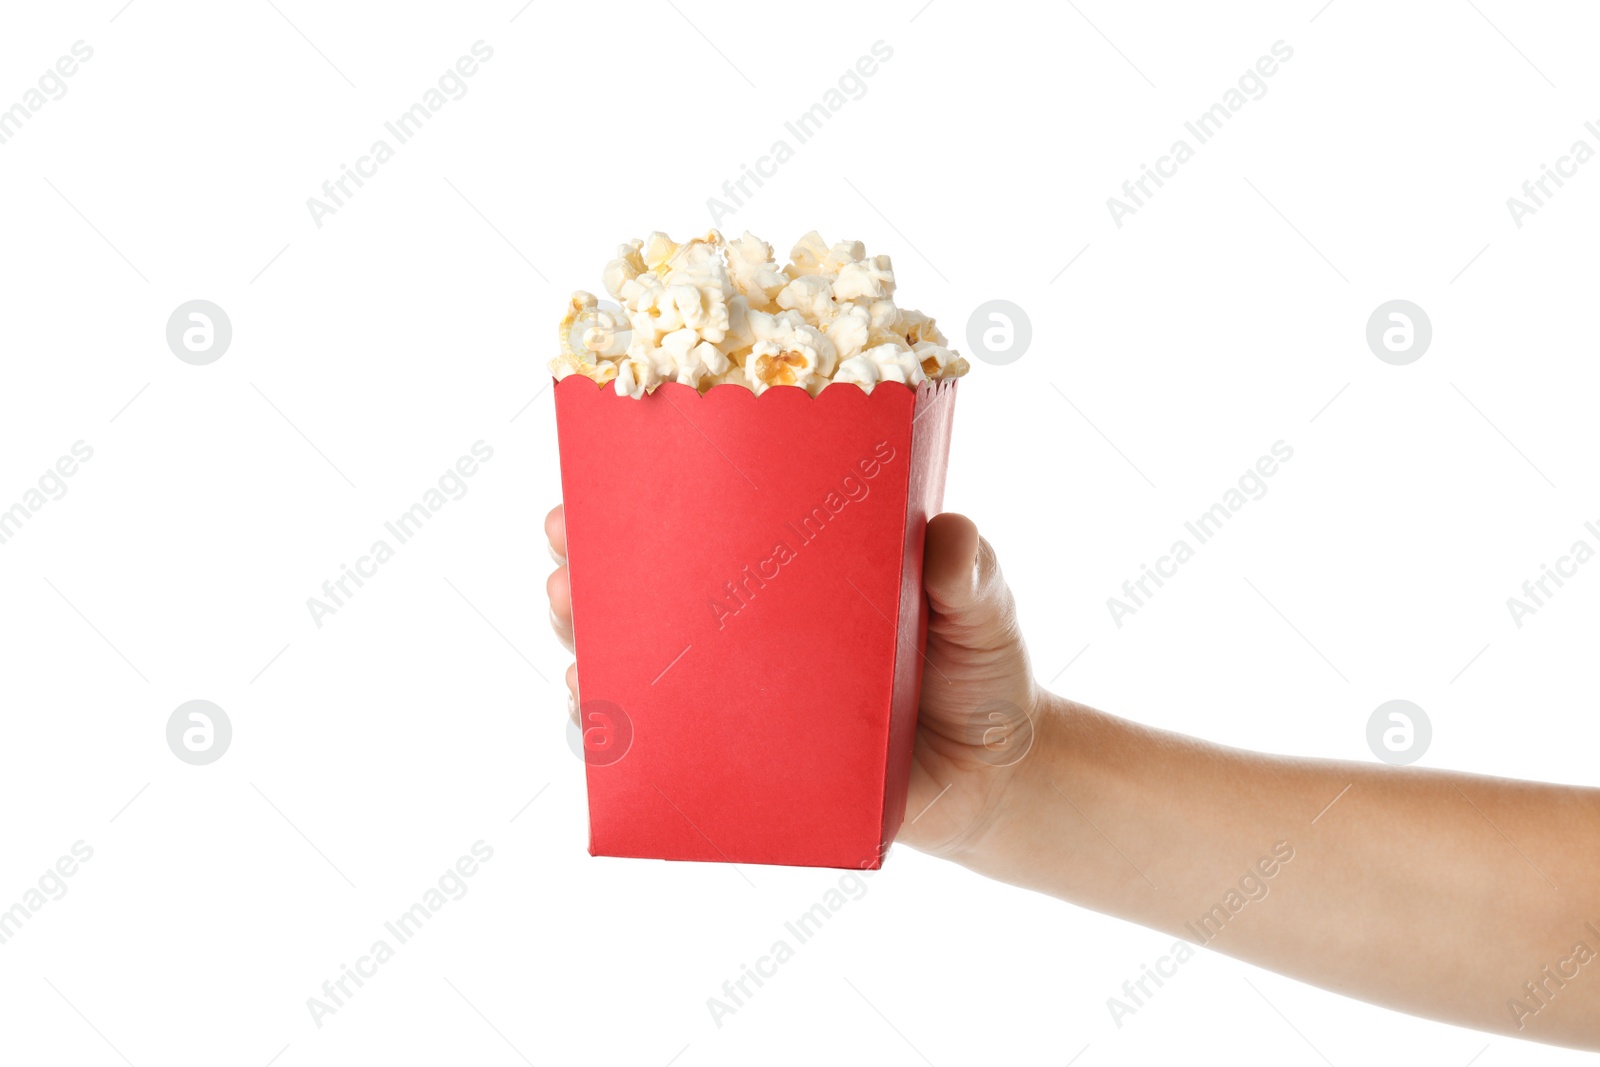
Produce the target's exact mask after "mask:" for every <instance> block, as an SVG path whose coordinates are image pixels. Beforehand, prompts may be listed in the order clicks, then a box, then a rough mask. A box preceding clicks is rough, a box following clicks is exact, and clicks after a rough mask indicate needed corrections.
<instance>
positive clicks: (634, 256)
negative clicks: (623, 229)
mask: <svg viewBox="0 0 1600 1067" xmlns="http://www.w3.org/2000/svg"><path fill="white" fill-rule="evenodd" d="M643 243H644V242H642V241H634V242H633V243H632V244H625V245H618V246H617V258H616V259H613V260H612V261H611V262H610V263H607V264H606V269H605V270H604V271H602V272H601V274H600V278H601V280H602V281H603V282H604V283H605V287H606V292H608V293H610V294H611V298H612V299H613V300H621V299H622V287H623V285H624V284H626V283H627V282H629V281H631V280H633V279H634V278H637V277H638V276H639V275H641V274H643V273H644V271H645V266H644V258H643V257H642V256H640V255H639V248H640V246H641V245H642V244H643Z"/></svg>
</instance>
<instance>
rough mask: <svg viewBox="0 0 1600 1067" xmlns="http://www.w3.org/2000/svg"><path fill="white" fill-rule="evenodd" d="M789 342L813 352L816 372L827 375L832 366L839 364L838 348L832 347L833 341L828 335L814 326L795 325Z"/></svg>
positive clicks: (830, 371)
mask: <svg viewBox="0 0 1600 1067" xmlns="http://www.w3.org/2000/svg"><path fill="white" fill-rule="evenodd" d="M790 343H791V344H793V345H796V346H799V347H804V348H809V349H810V350H811V351H813V352H815V353H816V354H817V355H816V364H817V369H816V373H818V374H821V375H824V376H826V375H829V374H832V373H833V369H834V367H836V366H838V364H839V350H838V349H837V348H834V347H833V342H832V341H830V340H828V335H827V334H825V333H823V332H822V331H821V330H819V329H817V328H816V327H815V326H796V327H795V328H794V334H793V337H792V339H791V341H790Z"/></svg>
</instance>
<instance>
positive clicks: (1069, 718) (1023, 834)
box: [946, 689, 1097, 884]
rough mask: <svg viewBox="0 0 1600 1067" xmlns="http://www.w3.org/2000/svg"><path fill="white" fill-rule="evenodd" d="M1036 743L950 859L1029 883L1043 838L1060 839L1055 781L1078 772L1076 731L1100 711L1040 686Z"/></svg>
mask: <svg viewBox="0 0 1600 1067" xmlns="http://www.w3.org/2000/svg"><path fill="white" fill-rule="evenodd" d="M1026 712H1027V716H1028V721H1029V728H1030V730H1031V741H1030V744H1029V746H1028V749H1027V752H1026V754H1025V755H1024V756H1023V757H1022V758H1021V759H1019V760H1018V761H1017V762H1016V763H1014V764H1012V765H1011V766H1008V767H1006V768H1004V769H1003V770H1002V771H1001V772H1000V773H1002V774H1004V776H1005V777H1004V779H1003V780H1001V781H998V782H996V783H995V788H994V791H993V798H992V801H991V804H992V811H991V813H990V816H989V818H988V819H987V820H986V825H985V826H984V828H983V830H982V832H981V833H978V834H974V835H972V836H971V837H970V838H969V839H967V840H966V841H963V842H962V843H961V845H960V846H959V847H958V848H956V849H954V850H952V851H951V852H949V853H948V854H947V856H946V858H948V859H950V860H952V861H953V862H955V863H959V864H960V865H961V866H963V867H966V868H968V869H969V870H973V871H976V872H977V873H979V874H982V875H984V876H986V877H990V878H997V879H999V880H1001V881H1006V882H1012V883H1014V884H1026V883H1025V882H1024V881H1022V880H1020V879H1019V875H1020V874H1021V873H1022V872H1023V871H1024V869H1025V868H1026V866H1027V864H1028V861H1029V860H1030V859H1032V858H1036V856H1037V854H1038V849H1039V847H1040V845H1041V843H1042V842H1041V838H1043V837H1047V836H1048V837H1053V838H1054V839H1055V840H1056V841H1057V842H1059V841H1060V836H1061V835H1060V833H1059V829H1060V828H1059V826H1053V825H1052V823H1053V820H1052V819H1051V817H1050V815H1049V812H1050V811H1051V810H1052V809H1053V808H1054V806H1055V804H1056V803H1059V802H1060V800H1061V798H1060V796H1059V795H1058V793H1057V789H1056V786H1055V783H1056V782H1057V781H1060V780H1063V779H1070V778H1071V777H1072V776H1073V775H1074V771H1073V769H1072V766H1071V764H1072V761H1073V758H1074V756H1075V754H1076V750H1077V746H1075V745H1074V744H1073V743H1072V740H1071V737H1070V734H1071V733H1072V731H1073V728H1074V726H1075V720H1076V719H1077V718H1078V717H1079V716H1081V715H1083V714H1097V713H1094V712H1090V711H1089V709H1087V708H1083V707H1081V706H1079V705H1075V704H1073V703H1072V702H1071V701H1068V700H1064V699H1062V698H1061V697H1058V696H1055V695H1054V694H1052V693H1047V692H1045V691H1044V690H1042V689H1041V690H1038V691H1037V693H1036V695H1035V697H1034V699H1033V700H1032V701H1031V702H1030V706H1029V707H1028V708H1027V709H1026Z"/></svg>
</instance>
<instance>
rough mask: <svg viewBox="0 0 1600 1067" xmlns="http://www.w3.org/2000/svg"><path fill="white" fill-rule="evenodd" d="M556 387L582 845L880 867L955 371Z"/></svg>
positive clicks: (915, 686)
mask: <svg viewBox="0 0 1600 1067" xmlns="http://www.w3.org/2000/svg"><path fill="white" fill-rule="evenodd" d="M554 391H555V402H556V425H557V433H558V436H559V439H560V446H561V492H562V499H563V501H564V504H565V509H566V528H567V547H568V559H567V566H568V572H569V575H570V578H571V583H572V623H573V633H574V638H575V641H576V646H577V659H578V684H579V699H580V705H579V717H580V722H581V725H582V729H583V737H584V755H585V765H586V766H585V771H586V774H587V777H588V792H589V852H590V854H591V855H595V856H632V857H641V858H652V859H672V860H703V861H711V862H726V863H778V864H791V865H797V866H808V867H846V868H852V869H858V870H859V869H869V870H875V869H877V868H878V867H879V866H880V865H881V863H882V857H883V854H884V852H885V851H886V850H887V849H888V847H889V844H890V842H892V841H893V840H894V836H895V833H896V832H897V831H898V830H899V828H900V824H901V822H902V820H903V819H904V818H905V796H906V785H907V782H908V780H909V777H910V772H911V752H912V744H913V741H914V738H915V732H916V723H917V703H918V698H919V695H920V693H919V691H920V688H921V682H922V670H923V655H922V653H923V643H924V640H925V639H926V637H927V626H928V605H927V594H926V593H925V592H924V591H923V587H922V551H923V534H924V531H925V529H926V527H927V521H928V517H929V516H930V515H936V514H938V512H939V510H940V506H941V503H942V500H943V496H944V477H945V464H946V460H947V458H948V456H949V448H950V427H951V419H952V416H953V414H954V409H955V394H956V382H955V380H954V379H952V380H948V381H942V382H924V383H922V384H921V385H919V386H917V387H916V388H915V389H913V388H908V387H906V386H903V385H900V384H899V383H894V382H888V383H881V384H879V385H877V386H876V387H875V388H874V389H873V390H872V392H871V393H867V392H865V391H864V390H862V389H861V388H859V387H858V386H856V385H853V384H838V385H830V386H828V387H826V388H824V389H823V390H822V391H821V393H819V394H818V395H817V396H816V397H811V396H809V395H808V394H807V393H806V391H805V390H804V389H800V388H795V387H791V386H780V387H776V388H772V389H769V390H767V391H766V392H764V393H763V394H762V395H760V396H756V395H755V394H754V393H752V392H751V391H750V390H748V389H746V388H744V387H742V386H739V385H718V386H714V387H712V388H711V389H710V390H709V391H708V392H707V393H705V394H704V395H701V394H700V393H699V392H698V391H696V390H695V389H693V388H691V387H689V386H685V385H679V384H677V383H670V382H669V383H667V384H665V385H662V386H660V387H659V388H658V389H656V390H655V392H653V393H651V394H649V395H648V396H645V397H643V398H641V399H633V398H630V397H627V396H619V395H617V393H616V392H615V387H614V386H613V385H611V384H607V385H606V386H604V387H597V386H596V385H595V383H594V382H593V381H590V380H589V379H588V378H585V377H583V376H581V375H571V376H569V377H567V378H565V379H563V380H561V381H559V382H557V383H556V386H555V390H554Z"/></svg>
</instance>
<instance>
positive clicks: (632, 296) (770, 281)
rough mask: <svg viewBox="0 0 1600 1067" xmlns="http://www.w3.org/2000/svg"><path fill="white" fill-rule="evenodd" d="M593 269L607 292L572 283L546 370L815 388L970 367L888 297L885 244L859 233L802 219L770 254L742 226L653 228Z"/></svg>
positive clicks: (927, 376) (950, 373) (644, 388)
mask: <svg viewBox="0 0 1600 1067" xmlns="http://www.w3.org/2000/svg"><path fill="white" fill-rule="evenodd" d="M601 281H602V283H603V284H604V286H605V291H606V292H607V293H609V294H610V295H611V297H612V299H613V300H615V301H616V302H617V305H619V306H611V305H607V306H604V307H602V306H601V303H600V301H599V300H598V299H597V298H596V297H595V296H594V295H593V294H591V293H586V292H581V291H580V292H577V293H574V294H573V295H572V298H571V299H570V300H569V301H568V306H567V310H566V313H565V315H564V316H563V318H562V319H561V323H560V336H561V348H560V352H559V354H558V355H557V356H556V357H555V358H554V359H552V360H551V361H550V371H551V373H552V374H553V375H555V377H556V378H557V379H560V378H565V377H567V376H568V375H572V374H582V375H584V376H585V377H587V378H589V379H590V380H592V381H594V382H596V383H599V384H601V385H604V384H605V383H606V382H615V383H616V385H615V388H616V391H617V392H618V393H621V394H625V395H627V396H630V397H634V398H640V397H643V396H645V395H646V394H647V393H649V392H651V391H652V390H654V389H655V388H656V387H657V386H659V385H660V384H661V383H663V382H668V381H673V382H677V383H679V384H681V385H688V386H691V387H693V388H695V389H698V390H700V391H702V392H704V391H705V390H707V389H711V388H713V387H715V386H718V385H740V386H743V387H745V388H747V389H750V390H751V391H753V392H754V393H756V394H757V395H759V394H761V393H764V392H766V391H767V390H768V389H771V388H773V387H775V386H791V387H797V388H801V389H805V390H806V392H808V393H809V394H811V395H812V396H816V395H817V394H818V393H820V392H821V391H822V390H823V389H824V388H826V387H827V386H829V385H833V384H840V383H843V384H851V385H855V386H857V387H859V388H861V389H862V390H864V391H866V392H871V391H872V389H873V388H874V387H875V386H877V385H879V384H880V383H883V382H897V383H900V384H902V385H906V386H909V387H912V388H915V387H916V386H917V385H918V384H919V383H921V382H923V381H926V380H934V381H940V380H943V379H946V378H955V377H959V376H961V375H963V374H966V373H967V371H968V370H970V369H971V368H970V365H969V364H968V363H967V361H966V360H965V359H963V358H962V357H961V354H960V353H959V352H956V351H955V350H953V349H951V348H949V347H948V341H947V339H946V338H945V336H944V334H942V333H940V332H939V329H938V327H937V326H936V325H934V320H933V318H932V317H931V316H928V315H924V314H923V313H922V312H920V311H915V310H912V309H909V308H900V307H897V306H896V305H895V302H894V291H895V278H894V268H893V264H892V263H891V262H890V259H889V257H888V256H884V255H878V256H868V255H867V249H866V246H865V245H863V244H862V243H861V242H860V241H840V242H838V243H836V244H832V245H830V244H828V243H827V242H826V241H825V240H823V238H822V235H821V234H819V233H817V231H815V230H813V231H811V232H810V233H808V234H806V235H805V236H804V237H802V238H800V240H799V241H797V242H796V243H795V246H794V248H793V249H792V250H791V251H790V253H789V262H788V263H787V264H785V265H784V266H783V267H779V266H778V263H777V261H776V260H775V259H774V258H773V254H772V246H771V245H769V244H767V243H766V242H765V241H763V240H761V239H760V238H758V237H756V236H754V235H753V234H751V233H749V232H748V231H746V232H745V233H744V234H743V235H742V236H740V237H737V238H734V239H733V240H724V239H723V237H722V235H721V234H720V233H718V232H717V231H716V230H711V231H709V232H707V233H706V235H705V236H704V237H695V238H691V239H690V240H689V241H687V242H685V243H684V244H678V243H677V242H676V241H673V240H672V238H670V237H668V236H667V235H666V234H664V233H660V232H656V233H652V234H650V235H649V236H648V237H646V238H645V239H644V240H642V241H641V240H637V239H635V240H633V241H630V242H628V243H627V244H623V245H619V246H618V247H617V253H616V256H615V258H613V259H612V260H611V261H610V262H608V263H607V264H606V266H605V269H604V270H603V271H602V272H601Z"/></svg>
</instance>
